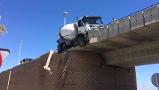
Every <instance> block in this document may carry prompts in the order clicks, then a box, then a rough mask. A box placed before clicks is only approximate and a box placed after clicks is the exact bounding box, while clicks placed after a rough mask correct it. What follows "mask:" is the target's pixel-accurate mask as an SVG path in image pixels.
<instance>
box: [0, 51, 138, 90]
mask: <svg viewBox="0 0 159 90" xmlns="http://www.w3.org/2000/svg"><path fill="white" fill-rule="evenodd" d="M47 57H48V53H47V54H45V55H43V56H41V57H39V58H37V59H36V60H35V61H33V62H29V63H26V64H22V65H19V66H16V67H14V68H12V69H10V70H11V72H12V73H11V77H10V83H9V85H8V89H9V90H136V76H135V68H134V67H129V68H128V67H124V68H119V67H113V66H107V65H104V62H103V61H104V60H103V59H102V58H101V56H100V55H99V54H97V53H92V52H82V51H72V52H67V53H66V54H61V55H58V54H53V57H52V58H51V63H50V65H49V66H50V68H51V71H52V74H50V73H49V72H48V71H45V70H44V69H43V66H44V65H45V63H46V60H47ZM10 70H7V71H4V72H2V73H1V74H0V90H7V83H8V76H9V72H10Z"/></svg>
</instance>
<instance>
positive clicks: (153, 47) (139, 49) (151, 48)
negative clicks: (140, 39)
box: [102, 41, 159, 67]
mask: <svg viewBox="0 0 159 90" xmlns="http://www.w3.org/2000/svg"><path fill="white" fill-rule="evenodd" d="M102 55H103V57H104V59H105V61H106V64H108V65H115V66H126V67H128V66H138V65H144V64H154V63H159V41H152V42H144V43H141V44H139V45H135V46H131V47H127V48H122V49H118V50H114V51H110V52H105V53H103V54H102Z"/></svg>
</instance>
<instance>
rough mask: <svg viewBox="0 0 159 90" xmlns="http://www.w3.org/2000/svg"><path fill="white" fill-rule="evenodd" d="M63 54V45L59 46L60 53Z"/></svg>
mask: <svg viewBox="0 0 159 90" xmlns="http://www.w3.org/2000/svg"><path fill="white" fill-rule="evenodd" d="M62 52H63V48H62V45H61V44H58V53H62Z"/></svg>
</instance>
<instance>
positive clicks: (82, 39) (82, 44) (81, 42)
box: [78, 37, 86, 47]
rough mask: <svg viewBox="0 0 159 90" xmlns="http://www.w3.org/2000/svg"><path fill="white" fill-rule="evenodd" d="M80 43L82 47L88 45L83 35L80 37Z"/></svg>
mask: <svg viewBox="0 0 159 90" xmlns="http://www.w3.org/2000/svg"><path fill="white" fill-rule="evenodd" d="M78 45H79V46H80V47H84V46H86V41H85V39H84V38H83V37H78Z"/></svg>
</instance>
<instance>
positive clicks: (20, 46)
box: [18, 40, 23, 64]
mask: <svg viewBox="0 0 159 90" xmlns="http://www.w3.org/2000/svg"><path fill="white" fill-rule="evenodd" d="M22 43H23V41H22V40H21V41H20V44H19V55H18V64H19V63H20V60H21V51H22Z"/></svg>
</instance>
